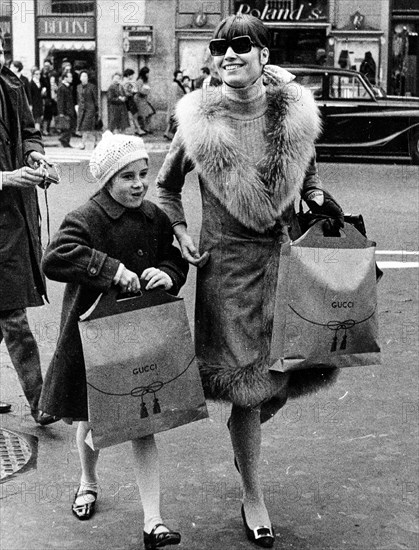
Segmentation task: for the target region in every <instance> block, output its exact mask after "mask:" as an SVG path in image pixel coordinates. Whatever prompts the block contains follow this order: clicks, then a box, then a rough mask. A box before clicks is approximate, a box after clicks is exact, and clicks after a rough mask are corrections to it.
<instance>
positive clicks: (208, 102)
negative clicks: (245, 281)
mask: <svg viewBox="0 0 419 550" xmlns="http://www.w3.org/2000/svg"><path fill="white" fill-rule="evenodd" d="M267 103H268V108H267V113H266V121H267V136H266V139H267V147H266V153H265V155H264V158H263V159H261V162H259V163H258V168H256V167H255V166H254V164H252V163H251V162H250V161H249V159H248V158H247V156H246V154H245V152H244V151H243V149H242V148H241V144H240V143H239V141H238V140H237V138H236V137H235V135H234V133H233V131H232V129H231V127H230V125H229V122H228V120H229V119H228V117H227V116H226V115H227V107H226V100H225V98H224V97H223V90H222V88H221V87H217V88H207V89H206V90H205V91H203V90H196V91H195V92H192V93H190V94H187V95H186V96H184V97H183V98H182V99H181V100H180V101H179V103H178V105H177V109H176V115H177V120H178V124H179V134H180V136H181V139H182V141H183V144H184V146H185V150H186V154H187V156H188V157H189V158H190V159H191V160H192V161H193V162H194V164H195V168H196V169H197V170H198V172H199V173H200V175H201V176H202V177H203V178H204V180H205V183H206V185H207V186H208V188H209V190H210V191H211V192H212V194H213V195H215V196H216V197H217V198H218V199H219V200H220V202H221V203H222V204H223V205H224V206H225V207H226V208H227V210H228V212H229V213H230V214H231V215H232V216H233V217H234V218H235V219H237V220H238V221H239V222H241V223H242V224H243V225H244V226H246V227H248V228H250V229H253V230H255V231H258V232H264V231H266V230H267V229H269V228H271V227H272V226H273V225H275V223H276V221H277V220H278V219H279V218H280V216H281V214H282V213H283V212H284V211H285V210H286V209H287V207H288V206H289V205H290V204H292V203H293V202H294V200H295V199H296V198H297V196H298V194H299V191H300V189H301V187H302V185H303V181H304V177H305V172H306V169H307V166H308V164H309V162H310V160H311V158H312V156H313V153H314V141H315V140H316V138H317V137H318V135H319V133H320V129H321V123H320V117H319V114H318V109H317V107H316V104H315V101H314V99H313V96H312V94H311V92H310V91H309V90H307V89H305V88H303V87H301V86H299V85H298V84H296V83H295V82H290V83H288V84H285V85H277V86H272V85H271V86H269V87H267Z"/></svg>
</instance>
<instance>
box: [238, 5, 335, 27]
mask: <svg viewBox="0 0 419 550" xmlns="http://www.w3.org/2000/svg"><path fill="white" fill-rule="evenodd" d="M326 8H327V1H326V0H323V1H321V0H317V2H315V1H314V2H300V3H297V2H295V3H294V2H290V1H289V2H283V1H282V2H281V1H276V2H268V1H266V2H260V1H259V0H253V2H252V1H251V0H249V1H248V2H236V14H240V13H242V14H247V15H253V16H254V17H257V18H258V19H260V20H261V21H264V22H266V23H269V22H272V23H274V22H284V23H287V22H288V23H292V22H296V21H301V22H304V21H305V22H311V23H313V22H319V23H320V22H324V21H327V9H326Z"/></svg>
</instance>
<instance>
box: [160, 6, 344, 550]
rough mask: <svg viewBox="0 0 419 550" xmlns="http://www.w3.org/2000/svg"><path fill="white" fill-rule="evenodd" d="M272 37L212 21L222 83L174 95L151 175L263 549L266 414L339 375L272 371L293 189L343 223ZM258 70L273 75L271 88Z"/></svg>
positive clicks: (248, 21)
mask: <svg viewBox="0 0 419 550" xmlns="http://www.w3.org/2000/svg"><path fill="white" fill-rule="evenodd" d="M269 45H270V35H269V30H268V28H267V27H265V25H264V24H263V23H262V22H261V21H260V19H257V18H255V17H252V16H249V15H232V16H230V17H228V18H226V19H224V20H223V21H222V22H221V23H220V24H219V25H218V27H217V28H216V30H215V31H214V40H212V41H211V42H210V51H211V55H212V56H213V58H214V64H215V66H216V68H217V70H218V73H219V75H220V77H221V79H222V81H223V85H222V88H221V89H220V88H210V87H208V93H205V94H203V93H202V92H201V91H196V92H192V93H190V94H188V95H187V96H185V97H184V98H183V99H181V100H180V102H179V104H178V107H177V119H178V124H179V132H177V134H176V135H175V137H174V139H173V142H172V144H171V147H170V151H169V153H168V155H167V157H166V160H165V161H164V164H163V166H162V168H161V170H160V172H159V174H158V177H157V187H158V190H159V195H160V202H161V205H162V207H163V209H164V210H165V211H166V213H167V214H168V216H169V218H170V220H171V222H172V225H173V229H174V232H175V235H176V237H177V239H178V241H179V244H180V247H181V250H182V255H183V257H184V258H185V259H187V260H188V261H189V262H190V263H191V264H192V265H196V266H198V271H197V296H196V304H195V349H196V356H197V360H198V364H199V367H200V372H201V378H202V382H203V386H204V391H205V393H206V395H207V397H208V398H210V399H215V400H221V401H227V402H230V403H231V404H232V408H231V416H230V419H229V421H228V423H227V426H228V428H229V431H230V437H231V441H232V446H233V450H234V455H235V464H236V467H237V469H238V470H239V473H240V475H241V480H242V486H243V503H242V508H241V515H242V519H243V524H244V528H245V532H246V535H247V537H248V539H249V540H250V541H252V542H254V543H255V544H257V545H258V546H261V547H265V548H270V547H272V546H273V544H274V540H275V535H274V530H273V528H272V525H271V520H270V518H269V513H268V510H267V508H266V505H265V502H264V497H263V491H262V486H261V483H260V479H259V474H258V466H259V458H260V450H261V423H262V422H265V421H266V420H268V419H270V418H271V417H272V416H273V415H274V414H275V413H276V412H277V411H278V410H279V409H280V408H281V407H282V406H283V405H284V404H285V402H286V400H287V398H288V397H289V396H292V397H298V396H300V395H304V394H306V393H308V392H310V391H314V390H315V389H317V388H320V387H322V386H323V387H324V386H325V385H327V383H330V382H331V381H332V380H333V379H334V377H335V371H334V370H333V369H327V368H323V369H322V368H315V369H314V368H313V369H312V370H306V371H296V372H292V373H291V374H289V373H287V374H282V373H272V372H270V370H269V356H270V345H271V336H272V325H273V311H274V303H275V294H276V285H277V277H278V262H279V250H280V246H281V243H283V242H286V241H287V240H289V236H288V226H289V225H290V224H291V222H292V219H293V218H294V217H295V213H294V211H293V204H294V201H295V200H297V199H299V198H300V197H302V198H303V199H304V200H305V201H306V202H307V204H308V205H309V207H310V208H311V209H312V210H313V211H315V212H322V213H323V215H325V216H328V215H329V216H330V215H332V216H333V217H336V216H338V217H339V223H340V220H341V219H342V218H343V213H342V211H341V209H340V208H339V207H338V206H337V205H336V204H335V203H334V202H333V201H332V200H331V199H330V196H329V195H328V194H327V192H326V191H324V190H322V189H321V183H320V180H319V175H318V172H317V166H316V162H315V159H314V154H315V149H314V143H315V140H316V138H317V137H318V136H319V133H320V129H321V121H320V117H319V114H318V109H317V107H316V103H315V101H314V99H313V97H312V94H311V92H310V91H309V90H308V89H304V88H303V87H301V86H299V85H298V84H296V83H294V82H293V85H292V91H291V90H289V87H287V86H286V84H287V82H289V81H291V80H292V79H293V78H294V77H293V76H292V75H291V74H290V73H288V72H286V71H285V73H286V77H287V80H279V82H278V83H277V84H278V85H275V82H276V81H277V77H276V76H275V73H272V69H271V70H270V71H269V70H268V69H266V67H265V66H266V64H267V62H268V58H269ZM268 71H269V72H268ZM264 76H265V78H266V77H269V79H270V81H271V83H272V84H271V85H270V86H269V87H268V88H267V87H266V86H265V84H264V80H263V78H264ZM296 97H298V101H296V100H295V98H296ZM194 167H195V168H196V170H197V172H198V177H199V183H200V189H201V197H202V209H203V216H202V217H203V220H204V221H203V225H202V228H201V236H200V246H201V251H200V252H199V251H198V249H197V248H196V246H195V244H194V242H193V239H192V238H191V237H190V236H189V234H188V231H187V224H186V220H185V216H184V211H183V206H182V200H181V191H182V187H183V185H184V181H185V175H186V173H187V172H189V171H191V170H192V169H193V168H194ZM290 167H294V170H290ZM320 205H322V206H320ZM208 251H210V253H211V256H210V257H209V261H208ZM205 262H206V263H205ZM204 264H205V265H204ZM273 476H274V474H273V472H271V475H270V478H271V479H272V478H273Z"/></svg>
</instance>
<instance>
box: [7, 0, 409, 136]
mask: <svg viewBox="0 0 419 550" xmlns="http://www.w3.org/2000/svg"><path fill="white" fill-rule="evenodd" d="M415 6H416V7H415ZM416 8H417V9H416ZM233 13H248V14H252V15H254V16H256V17H259V18H260V19H261V20H262V21H264V23H265V24H266V25H267V26H268V27H269V28H270V29H271V31H272V37H273V45H272V50H271V59H270V61H271V62H272V63H277V64H280V65H283V64H287V63H289V64H296V63H298V64H326V65H336V66H338V65H341V66H347V67H354V68H356V69H359V68H360V65H361V63H362V60H363V59H364V56H365V53H366V52H371V54H372V57H373V59H374V61H375V63H376V67H377V75H376V79H377V83H379V84H381V85H382V86H383V87H384V88H387V87H388V89H389V90H391V91H392V92H393V93H400V94H405V93H408V94H409V93H412V94H416V95H419V90H418V82H417V75H418V73H419V71H418V59H419V56H418V53H417V49H418V41H417V33H418V28H419V0H379V1H377V0H273V1H270V0H112V1H110V0H21V1H19V2H15V1H12V0H0V29H1V32H2V35H3V37H4V38H5V51H6V58H7V59H8V60H10V59H12V58H14V59H19V60H21V61H22V63H23V65H24V67H25V72H26V73H27V74H28V73H29V72H30V69H31V67H32V66H33V65H42V63H43V61H44V59H46V58H49V59H51V60H52V61H53V64H54V68H55V69H56V70H59V69H60V67H61V63H62V62H63V60H64V59H68V60H70V61H71V62H72V64H73V67H74V68H75V69H76V70H77V69H81V68H88V69H89V70H90V71H91V73H92V75H94V78H95V80H96V82H97V85H98V93H99V94H100V97H101V105H102V116H103V118H104V119H105V121H106V90H107V89H108V87H109V85H110V82H111V78H112V75H113V73H114V72H116V71H123V70H124V69H126V68H132V69H134V71H135V72H138V70H139V69H140V68H141V67H142V66H144V65H147V66H148V67H149V68H150V86H151V90H152V91H151V93H152V98H151V100H152V103H153V105H154V106H155V108H156V109H157V115H156V117H154V119H155V120H154V124H155V125H156V126H158V127H160V128H161V127H162V126H163V125H164V120H165V109H166V104H167V100H166V98H167V89H168V86H169V84H170V82H171V80H172V78H173V71H174V70H175V69H177V68H180V69H181V70H182V71H184V73H185V74H188V76H189V77H190V78H191V79H195V78H197V77H198V76H199V73H200V68H201V67H202V66H204V65H206V66H208V67H210V68H212V60H211V58H210V56H209V51H208V47H207V46H208V41H209V40H210V39H211V36H212V33H213V31H214V28H215V27H216V25H217V24H218V23H219V21H220V20H221V19H222V18H223V17H225V16H227V15H230V14H233Z"/></svg>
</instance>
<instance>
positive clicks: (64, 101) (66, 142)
mask: <svg viewBox="0 0 419 550" xmlns="http://www.w3.org/2000/svg"><path fill="white" fill-rule="evenodd" d="M72 82H73V73H72V72H71V70H69V69H67V71H66V72H65V73H64V74H63V75H62V77H61V84H60V85H59V86H58V88H57V110H58V117H57V123H58V127H59V129H60V130H61V134H60V137H59V141H60V143H61V145H62V147H67V148H71V145H70V140H71V135H72V133H73V132H74V130H75V128H76V121H77V118H76V111H75V109H74V103H73V89H72V85H71V84H72Z"/></svg>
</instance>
